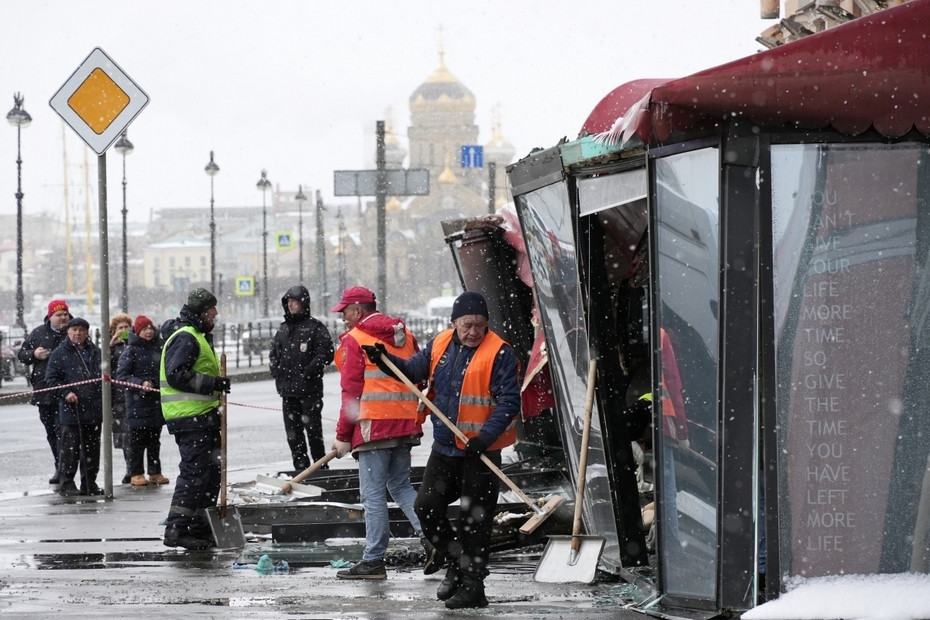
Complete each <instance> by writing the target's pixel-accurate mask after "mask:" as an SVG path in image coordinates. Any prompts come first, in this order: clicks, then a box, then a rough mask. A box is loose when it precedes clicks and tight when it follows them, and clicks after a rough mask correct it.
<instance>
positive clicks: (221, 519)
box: [206, 353, 245, 549]
mask: <svg viewBox="0 0 930 620" xmlns="http://www.w3.org/2000/svg"><path fill="white" fill-rule="evenodd" d="M220 376H222V377H225V376H226V354H225V353H223V354H222V355H220ZM226 435H227V433H226V393H225V392H221V393H220V503H219V505H217V506H214V507H212V508H207V510H206V512H207V519H208V520H209V521H210V530H211V531H212V532H213V539H214V540H215V541H216V547H217V548H218V549H242V548H243V547H245V532H243V531H242V519H240V517H239V509H238V508H236V507H235V506H227V505H226Z"/></svg>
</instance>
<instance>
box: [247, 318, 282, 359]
mask: <svg viewBox="0 0 930 620" xmlns="http://www.w3.org/2000/svg"><path fill="white" fill-rule="evenodd" d="M280 325H281V319H280V318H273V319H256V320H254V321H249V322H248V323H244V324H242V325H241V329H242V331H241V332H240V334H239V343H240V344H241V345H242V350H243V351H244V352H245V353H246V354H249V353H251V354H252V355H257V354H259V353H261V352H262V351H269V350H271V340H272V338H274V334H275V332H276V331H278V327H279V326H280Z"/></svg>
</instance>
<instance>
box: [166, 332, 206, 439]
mask: <svg viewBox="0 0 930 620" xmlns="http://www.w3.org/2000/svg"><path fill="white" fill-rule="evenodd" d="M181 332H187V333H188V334H190V335H191V336H193V337H194V339H195V340H197V344H198V345H200V355H198V356H197V361H195V362H194V366H193V368H192V370H193V371H194V372H195V373H198V374H201V375H209V376H211V377H218V376H219V375H220V361H219V359H218V358H217V357H216V353H215V352H214V351H213V348H212V347H210V343H208V342H207V339H206V338H204V336H203V334H201V333H200V332H199V331H197V330H196V329H194V328H193V327H191V326H190V325H188V326H186V327H182V328H181V329H179V330H178V331H176V332H174V333H173V334H171V336H170V337H169V338H168V340H166V341H165V346H164V347H163V348H162V353H161V371H160V373H159V375H160V377H161V415H162V417H163V418H165V420H176V419H178V418H192V417H194V416H197V415H202V414H204V413H208V412H210V411H212V410H214V409H216V408H217V407H219V405H220V397H219V395H218V394H194V393H193V392H182V391H181V390H178V389H175V388H173V387H171V386H170V385H168V376H167V374H166V373H165V356H166V355H167V354H168V346H169V345H170V343H171V341H172V340H173V339H174V338H175V337H176V336H177V335H178V334H180V333H181Z"/></svg>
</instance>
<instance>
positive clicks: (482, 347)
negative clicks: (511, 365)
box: [429, 329, 517, 450]
mask: <svg viewBox="0 0 930 620" xmlns="http://www.w3.org/2000/svg"><path fill="white" fill-rule="evenodd" d="M454 332H455V330H452V329H447V330H446V331H444V332H442V333H441V334H439V335H438V336H436V338H435V339H434V340H433V349H432V354H431V357H430V370H429V374H430V383H432V382H433V375H434V373H435V372H436V366H437V365H438V364H439V360H440V358H442V355H443V353H445V352H446V349H448V348H449V343H451V342H452V334H453V333H454ZM503 346H507V343H506V342H505V341H504V340H503V339H502V338H501V337H500V336H498V335H497V334H495V333H494V332H492V331H490V330H489V331H488V333H487V335H486V336H485V337H484V340H482V341H481V344H479V345H478V348H477V349H475V354H474V355H473V356H472V358H471V362H469V364H468V368H467V369H466V370H465V377H464V379H463V380H462V394H461V396H460V397H459V412H458V416H456V419H455V425H456V426H457V427H458V428H459V430H461V431H462V434H464V435H465V436H466V437H468V438H472V437H477V436H478V434H479V433H480V432H481V427H482V426H484V423H485V422H486V421H487V420H488V418H490V417H491V413H492V412H493V411H494V407H495V406H496V405H497V401H495V400H494V397H493V396H491V373H492V371H493V370H494V360H495V359H496V358H497V353H498V351H500V350H501V347H503ZM516 440H517V418H514V419H513V421H512V422H511V423H510V425H509V426H508V427H507V429H506V430H505V431H504V432H503V433H502V434H501V436H500V437H498V439H497V441H495V442H494V443H493V444H491V446H490V447H489V448H488V450H500V449H501V448H506V447H507V446H509V445H512V444H513V443H514V442H515V441H516ZM455 444H456V445H457V446H458V447H459V448H460V449H463V450H464V449H465V444H464V443H463V442H462V440H461V439H459V438H458V437H456V439H455Z"/></svg>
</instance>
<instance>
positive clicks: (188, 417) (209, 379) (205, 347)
mask: <svg viewBox="0 0 930 620" xmlns="http://www.w3.org/2000/svg"><path fill="white" fill-rule="evenodd" d="M216 316H217V311H216V297H215V296H214V295H213V293H211V292H210V291H208V290H206V289H204V288H197V289H194V290H193V291H191V292H190V294H189V295H188V296H187V304H185V305H184V306H183V307H182V308H181V315H180V316H179V317H178V318H177V319H174V320H173V321H169V322H168V323H166V324H165V325H164V326H163V327H162V333H163V334H169V335H168V336H167V339H166V341H165V346H164V349H163V350H162V357H161V368H160V385H161V393H162V395H161V411H162V416H163V417H164V418H165V424H166V425H167V427H168V432H169V433H170V434H172V435H174V439H175V441H176V442H177V444H178V449H179V450H180V452H181V463H180V473H179V474H178V477H177V481H176V483H175V487H174V496H173V497H172V498H171V508H170V509H169V510H168V518H167V519H166V520H165V545H167V546H169V547H184V548H186V549H207V548H209V547H212V546H214V543H213V534H212V532H211V531H210V523H209V521H207V517H206V513H205V512H204V509H205V508H210V507H211V506H215V505H216V498H217V496H218V495H219V491H220V462H219V455H220V439H221V437H220V422H221V420H220V411H219V405H220V393H221V392H226V393H229V388H230V385H229V379H228V378H227V377H221V376H220V362H219V359H218V358H217V356H216V353H215V352H214V351H213V335H212V334H211V332H212V331H213V326H214V321H215V319H216Z"/></svg>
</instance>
